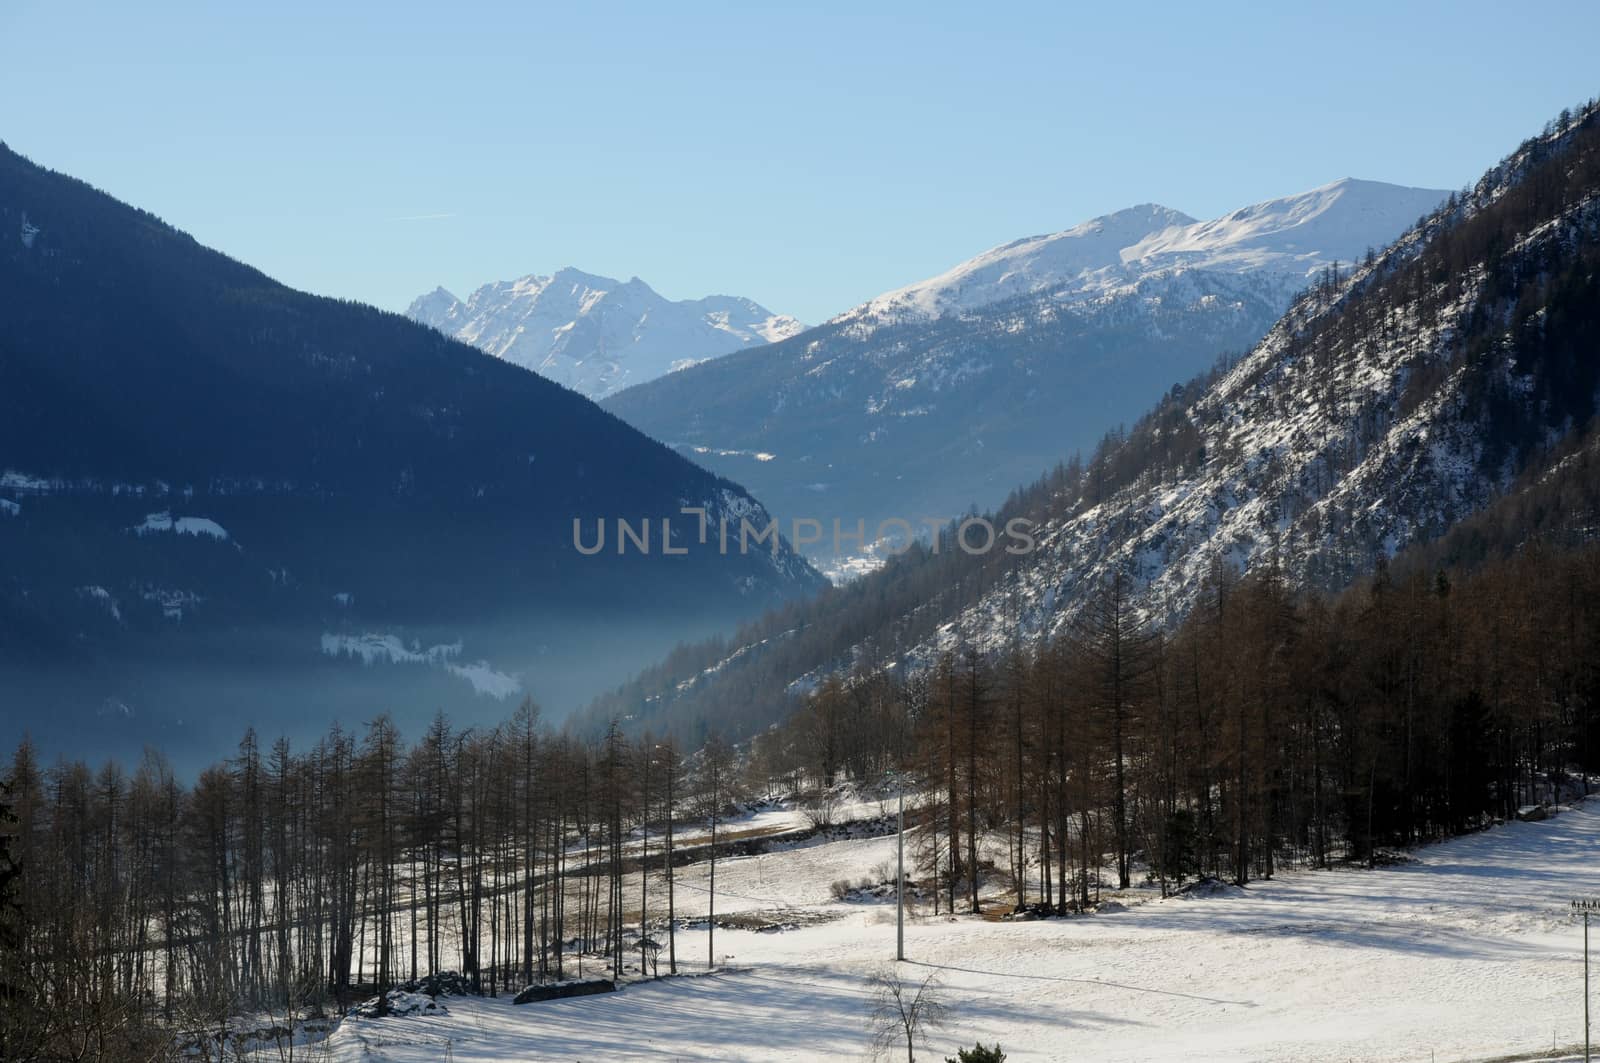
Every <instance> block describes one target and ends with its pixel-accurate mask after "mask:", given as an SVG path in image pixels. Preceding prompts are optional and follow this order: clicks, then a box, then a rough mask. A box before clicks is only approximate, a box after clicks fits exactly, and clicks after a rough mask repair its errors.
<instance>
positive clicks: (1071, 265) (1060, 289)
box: [835, 178, 1447, 328]
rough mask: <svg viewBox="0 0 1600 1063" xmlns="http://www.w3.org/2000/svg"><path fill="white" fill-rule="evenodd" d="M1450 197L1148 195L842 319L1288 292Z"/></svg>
mask: <svg viewBox="0 0 1600 1063" xmlns="http://www.w3.org/2000/svg"><path fill="white" fill-rule="evenodd" d="M1446 195H1447V193H1445V192H1443V191H1439V190H1435V189H1425V188H1405V187H1402V186H1399V185H1391V184H1384V183H1382V182H1378V181H1358V180H1354V179H1350V178H1345V179H1343V180H1339V181H1335V182H1333V183H1332V184H1327V185H1323V186H1322V187H1320V188H1314V189H1312V190H1311V191H1309V192H1303V193H1300V194H1298V195H1293V196H1285V197H1283V198H1281V199H1272V200H1267V201H1266V202H1263V203H1256V204H1254V205H1252V206H1248V207H1243V208H1240V209H1239V210H1236V211H1233V212H1232V213H1230V214H1226V215H1224V216H1223V217H1220V218H1216V219H1213V220H1211V221H1196V220H1195V219H1194V218H1191V217H1189V216H1188V215H1186V214H1183V213H1182V212H1180V211H1176V210H1172V209H1171V208H1168V207H1163V206H1159V205H1157V204H1154V203H1146V204H1142V205H1140V206H1136V207H1129V208H1127V209H1126V210H1120V211H1117V212H1116V213H1114V214H1107V215H1105V216H1103V217H1099V218H1095V219H1093V220H1091V221H1087V222H1084V223H1083V224H1081V225H1077V226H1074V227H1073V228H1071V229H1067V230H1065V231H1063V232H1058V233H1050V234H1046V235H1043V236H1031V237H1028V238H1026V239H1022V240H1016V241H1013V242H1012V243H1009V244H1004V245H1002V246H1000V247H996V248H993V249H991V250H989V251H985V252H984V253H983V254H981V255H978V256H977V257H975V258H972V259H969V260H967V261H966V262H963V263H961V264H960V265H958V266H956V267H955V268H953V269H950V270H948V271H946V272H944V273H941V274H940V275H938V276H937V277H933V278H931V279H929V280H925V281H921V282H919V283H917V284H912V285H908V286H906V287H904V288H899V289H896V290H895V291H891V292H886V293H885V294H883V295H880V296H878V297H877V298H876V299H872V300H870V301H868V302H866V303H863V304H862V305H861V306H858V307H856V308H855V309H853V310H850V311H847V312H846V313H844V314H842V315H840V316H839V317H838V318H836V319H835V320H836V321H840V322H854V323H857V324H859V325H861V326H863V327H868V328H870V327H872V326H873V325H874V324H877V323H881V322H886V321H906V320H910V321H926V320H931V319H934V318H938V317H943V316H945V315H947V314H952V313H962V312H965V311H971V310H976V309H978V308H980V307H983V306H986V305H989V304H991V303H997V302H1001V301H1003V300H1006V299H1011V298H1014V297H1017V296H1021V295H1029V294H1041V295H1044V294H1048V295H1053V296H1055V297H1056V298H1058V299H1061V300H1062V301H1065V302H1075V301H1079V300H1082V299H1099V298H1104V297H1107V296H1112V295H1116V294H1118V293H1121V292H1127V291H1130V290H1133V289H1135V288H1137V287H1138V286H1139V285H1140V283H1141V282H1143V281H1147V280H1149V279H1150V278H1152V277H1155V276H1156V275H1172V274H1175V273H1178V272H1182V271H1188V270H1196V269H1200V270H1208V271H1212V272H1217V273H1233V274H1238V273H1258V274H1265V275H1267V279H1269V280H1270V281H1273V282H1275V286H1277V287H1282V288H1284V289H1285V290H1286V291H1289V292H1292V291H1293V290H1295V289H1297V288H1299V287H1302V286H1303V285H1304V283H1305V281H1306V278H1307V277H1309V276H1311V275H1312V274H1315V273H1316V272H1317V271H1319V270H1321V269H1322V268H1323V267H1325V266H1327V265H1328V264H1330V263H1332V262H1334V261H1336V260H1337V261H1345V262H1349V261H1351V260H1353V259H1356V258H1358V257H1360V256H1361V255H1362V254H1363V253H1364V252H1365V251H1366V249H1367V248H1368V247H1374V248H1378V247H1383V246H1385V245H1387V244H1388V243H1389V241H1390V240H1392V239H1394V238H1395V237H1396V236H1397V235H1399V233H1400V232H1402V231H1403V230H1404V229H1405V228H1406V226H1407V225H1409V224H1411V223H1412V222H1414V221H1415V220H1416V219H1417V218H1418V217H1419V216H1421V215H1423V214H1426V213H1427V212H1428V211H1430V210H1432V209H1433V208H1434V207H1436V206H1437V205H1438V204H1439V203H1440V201H1442V200H1443V199H1444V198H1445V196H1446Z"/></svg>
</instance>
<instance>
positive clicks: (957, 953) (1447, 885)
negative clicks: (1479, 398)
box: [321, 801, 1600, 1063]
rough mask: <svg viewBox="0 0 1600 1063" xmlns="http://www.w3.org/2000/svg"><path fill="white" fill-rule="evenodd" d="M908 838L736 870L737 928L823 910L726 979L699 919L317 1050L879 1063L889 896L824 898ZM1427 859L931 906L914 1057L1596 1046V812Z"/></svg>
mask: <svg viewBox="0 0 1600 1063" xmlns="http://www.w3.org/2000/svg"><path fill="white" fill-rule="evenodd" d="M894 842H895V839H894V838H893V836H890V837H887V838H882V837H880V838H868V839H861V840H847V841H836V842H823V843H816V844H801V845H799V846H796V847H793V848H789V849H787V850H782V851H777V852H772V853H768V854H765V855H760V856H750V857H742V858H728V859H724V860H720V861H719V862H718V866H717V894H718V903H717V910H718V912H719V914H720V913H723V912H729V911H735V910H739V911H746V912H755V911H762V912H764V911H771V910H777V909H787V910H790V911H793V910H796V909H800V910H805V911H806V912H807V913H808V914H810V915H811V916H812V917H813V918H814V919H816V920H818V921H817V922H816V923H815V925H807V926H804V927H802V928H801V929H795V930H789V931H784V932H763V933H758V932H753V931H745V930H729V929H720V928H719V929H718V930H717V932H716V933H717V936H716V945H717V953H718V955H719V957H720V958H721V961H720V962H721V963H723V964H725V965H726V967H725V968H724V969H723V970H721V971H719V972H717V973H715V974H711V975H705V974H704V965H705V957H706V944H707V943H706V935H705V932H704V930H698V931H696V930H690V931H682V930H680V932H679V934H678V956H679V961H680V967H682V968H683V969H684V970H685V971H686V972H687V973H688V974H689V975H690V976H688V977H680V978H677V979H666V980H662V981H657V982H644V983H637V984H633V985H629V986H627V987H626V988H625V989H623V990H622V991H621V992H618V993H616V994H611V995H605V996H593V997H586V998H580V999H574V1000H565V1001H556V1002H549V1003H543V1004H530V1005H524V1006H520V1007H517V1006H513V1005H511V1004H510V1002H509V997H506V998H502V999H500V1000H476V999H468V998H460V997H448V998H443V1000H442V1002H443V1003H444V1004H445V1005H446V1007H447V1008H448V1013H447V1014H444V1015H435V1016H416V1017H407V1018H388V1019H361V1018H352V1019H348V1020H346V1021H345V1022H344V1023H343V1025H342V1026H341V1027H340V1028H339V1029H338V1030H337V1031H335V1032H334V1034H333V1035H332V1036H331V1037H330V1038H329V1040H328V1042H327V1043H326V1045H325V1046H321V1047H323V1048H325V1050H326V1051H327V1053H328V1055H329V1056H331V1058H333V1059H335V1060H339V1061H346V1060H348V1061H354V1060H368V1059H378V1060H395V1061H423V1060H440V1059H446V1058H449V1059H453V1060H457V1061H462V1063H467V1061H491V1060H492V1061H497V1063H499V1061H505V1060H585V1061H595V1060H616V1059H662V1060H809V1059H862V1058H866V1057H867V1034H866V1029H865V1019H866V1015H867V1011H868V1008H869V1006H870V1005H869V993H868V988H867V979H868V977H869V976H870V975H871V974H872V973H873V972H874V971H877V970H880V969H882V968H883V967H884V966H885V964H886V963H887V962H888V961H889V960H890V959H891V958H892V956H893V951H894V933H895V931H894V904H893V900H892V899H890V900H889V901H887V902H876V903H872V902H869V903H840V902H837V901H834V900H833V899H832V898H831V896H830V892H829V884H830V883H831V882H833V881H834V880H835V879H838V878H843V877H847V876H848V877H851V878H855V877H858V876H861V875H870V874H872V872H873V869H874V868H875V867H877V866H878V865H879V864H882V863H885V862H892V861H893V859H894ZM1415 857H1416V860H1415V862H1413V863H1407V864H1402V865H1399V866H1395V867H1392V868H1387V869H1380V870H1376V871H1357V870H1341V871H1323V872H1295V873H1289V874H1284V875H1282V876H1280V877H1279V878H1277V879H1275V880H1274V881H1271V882H1263V883H1257V884H1253V885H1251V886H1250V887H1249V888H1248V889H1244V890H1239V889H1233V888H1226V889H1223V890H1221V891H1219V892H1215V893H1212V894H1211V895H1208V896H1203V897H1201V896H1186V897H1177V898H1172V899H1168V900H1160V899H1157V898H1154V897H1152V896H1149V895H1148V894H1146V893H1144V892H1142V891H1133V892H1132V893H1131V894H1130V895H1128V896H1127V897H1126V898H1124V900H1125V901H1126V904H1127V907H1126V910H1122V911H1113V912H1102V913H1100V914H1097V915H1091V916H1079V917H1073V918H1068V919H1053V920H1045V921H1039V922H1020V923H1003V922H986V921H983V920H981V919H977V918H974V917H970V916H960V917H957V918H955V919H949V918H947V917H945V918H938V919H935V918H933V917H932V916H931V915H930V914H928V913H925V912H923V913H919V914H918V916H917V917H916V918H915V919H914V920H913V921H911V922H910V923H909V924H908V926H907V928H906V951H907V955H908V956H909V957H910V960H909V962H908V963H906V964H903V965H901V967H900V970H901V975H902V977H903V978H906V979H908V980H910V979H915V980H918V981H920V980H921V979H922V978H924V977H926V976H927V975H929V974H936V975H937V977H938V983H939V984H940V985H941V986H942V987H943V996H944V999H945V1000H946V1001H947V1002H948V1003H949V1004H950V1005H951V1007H952V1011H953V1015H952V1021H951V1023H950V1025H949V1026H948V1027H947V1028H945V1029H943V1030H939V1031H936V1032H935V1033H934V1034H933V1036H932V1038H931V1045H932V1049H933V1051H930V1052H928V1053H927V1054H926V1055H924V1054H922V1053H919V1058H927V1059H934V1060H937V1059H943V1058H944V1056H946V1055H953V1054H954V1050H955V1048H956V1047H957V1046H958V1045H970V1044H971V1043H972V1042H973V1041H974V1040H978V1039H982V1040H984V1041H994V1040H999V1041H1000V1042H1001V1044H1002V1045H1003V1046H1004V1048H1005V1050H1006V1052H1007V1053H1008V1056H1009V1058H1010V1059H1011V1060H1013V1061H1017V1063H1020V1061H1024V1060H1057V1059H1058V1060H1069V1059H1070V1060H1101V1061H1117V1060H1140V1061H1144V1060H1161V1059H1182V1060H1230V1061H1231V1060H1273V1061H1281V1060H1426V1061H1433V1060H1438V1061H1441V1063H1442V1061H1445V1060H1487V1059H1496V1058H1503V1057H1506V1056H1510V1055H1513V1054H1520V1053H1541V1054H1542V1053H1548V1052H1549V1051H1550V1050H1551V1048H1552V1046H1553V1045H1559V1046H1560V1047H1561V1048H1562V1049H1564V1050H1569V1051H1570V1050H1571V1049H1572V1047H1573V1046H1574V1045H1581V1042H1582V1036H1583V962H1582V951H1581V945H1582V929H1581V926H1579V925H1577V924H1575V923H1573V922H1572V921H1571V920H1570V918H1569V914H1568V901H1569V899H1571V898H1573V897H1577V896H1583V895H1584V894H1585V892H1586V891H1588V890H1591V889H1595V888H1596V886H1597V882H1600V879H1597V874H1596V872H1597V871H1600V801H1595V802H1591V803H1590V804H1589V805H1588V806H1579V807H1575V808H1572V809H1568V810H1564V811H1563V812H1562V813H1561V814H1560V815H1558V816H1556V817H1555V818H1554V819H1552V820H1550V821H1547V822H1544V823H1538V824H1529V823H1512V824H1508V825H1505V826H1502V827H1498V828H1496V829H1494V830H1492V831H1488V832H1485V833H1482V834H1477V835H1472V836H1469V837H1465V838H1460V839H1456V840H1454V841H1450V842H1447V843H1444V844H1441V845H1437V846H1433V847H1430V848H1426V849H1422V850H1419V851H1418V852H1417V853H1416V854H1415ZM705 871H706V869H705V868H704V867H701V866H695V867H689V868H684V869H682V870H681V871H680V873H679V880H678V902H679V905H678V907H679V914H680V916H681V915H693V914H695V913H696V912H703V910H704V883H705ZM651 888H652V890H655V889H657V886H656V885H654V884H652V887H651ZM660 896H661V895H660V894H656V899H659V898H660ZM654 906H655V903H654V900H653V901H652V908H654ZM1597 945H1600V938H1597ZM662 967H663V969H665V959H664V958H663V963H662Z"/></svg>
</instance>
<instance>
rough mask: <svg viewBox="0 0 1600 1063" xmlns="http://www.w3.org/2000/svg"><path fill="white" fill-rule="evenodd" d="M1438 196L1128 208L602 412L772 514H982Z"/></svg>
mask: <svg viewBox="0 0 1600 1063" xmlns="http://www.w3.org/2000/svg"><path fill="white" fill-rule="evenodd" d="M1444 196H1445V193H1443V192H1439V191H1432V190H1427V189H1414V188H1402V187H1398V186H1395V185H1386V184H1379V183H1376V182H1367V181H1348V180H1346V181H1338V182H1335V183H1334V184H1331V185H1328V186H1325V187H1323V188H1319V189H1315V190H1313V191H1311V192H1307V193H1304V194H1303V195H1298V196H1290V197H1287V198H1284V199H1278V200H1272V201H1270V202H1267V203H1261V204H1257V205H1255V206H1251V207H1246V208H1243V209H1241V210H1238V211H1235V212H1233V213H1232V214H1229V215H1227V216H1225V217H1223V218H1218V219H1216V220H1213V221H1208V222H1197V221H1194V220H1193V219H1192V218H1189V217H1187V216H1185V215H1183V214H1180V213H1178V212H1177V211H1173V210H1169V209H1167V208H1165V207H1157V206H1142V207H1134V208H1131V209H1129V210H1125V211H1120V212H1118V213H1116V214H1112V215H1108V216H1107V217H1104V218H1097V219H1095V220H1094V221H1090V222H1086V223H1084V224H1083V225H1079V226H1077V227H1076V228H1073V229H1069V230H1067V231H1065V232H1061V233H1056V234H1053V235H1050V236H1040V237H1032V238H1030V239H1026V240H1019V241H1016V242H1015V243H1011V244H1007V245H1005V246H1003V247H999V248H996V249H994V250H992V251H988V252H985V253H984V254H982V255H979V256H978V257H976V258H974V259H972V260H970V261H968V262H965V263H962V264H961V265H959V266H957V267H955V268H954V269H952V270H949V271H948V272H946V273H944V274H941V275H940V276H938V277H935V278H933V279H931V280H928V281H924V282H922V283H920V284H915V285H911V286H909V287H907V288H903V289H900V290H898V291H895V292H889V293H887V294H885V295H882V296H879V297H878V298H876V299H873V300H871V301H870V302H868V303H865V304H863V305H861V306H859V307H857V308H855V309H853V310H851V311H848V312H847V313H845V314H842V315H840V316H839V317H837V318H834V319H833V320H831V321H829V322H826V323H824V324H822V325H820V326H817V327H816V328H812V329H809V330H807V331H805V332H803V333H801V334H799V335H797V336H794V337H792V338H790V339H788V340H786V341H784V342H782V343H779V344H776V345H774V346H771V347H763V348H757V349H753V350H749V351H741V352H739V353H736V354H732V355H727V356H725V357H722V358H718V359H714V360H712V361H710V362H707V363H704V364H701V365H697V366H694V367H693V368H690V369H687V370H685V371H683V372H680V373H674V374H672V375H671V376H668V377H663V378H661V379H658V380H655V381H652V382H651V383H648V384H645V385H643V386H640V387H636V388H630V389H628V390H627V391H624V392H621V393H619V394H617V395H615V396H612V397H610V398H609V399H607V400H606V403H605V405H606V407H607V408H608V409H610V410H612V411H613V412H614V413H616V414H617V415H618V416H620V417H622V418H623V419H624V420H626V421H628V422H629V423H631V424H633V425H635V426H637V427H639V428H640V429H642V430H643V431H645V432H646V433H648V434H650V435H652V436H654V437H655V438H657V439H662V440H665V441H667V442H669V443H671V444H673V445H675V446H677V447H678V448H679V449H680V450H681V451H683V452H684V453H686V454H689V455H690V456H691V457H693V458H694V459H695V460H696V461H700V462H702V463H703V464H705V465H707V466H708V467H709V468H711V469H713V470H715V471H717V472H720V473H722V474H723V475H726V476H729V477H730V478H733V479H736V480H738V481H739V482H740V483H744V484H746V485H747V486H749V487H750V488H751V490H752V491H754V492H755V493H756V495H757V496H758V497H760V498H761V499H762V500H763V501H765V502H766V503H767V504H768V505H769V506H771V507H772V508H773V510H774V511H775V512H777V513H778V514H780V515H782V516H786V517H807V518H812V519H817V520H820V521H821V522H822V523H823V525H824V526H825V527H831V522H832V519H833V518H836V517H837V518H839V519H840V520H841V521H842V522H843V524H844V526H845V527H848V528H853V527H855V525H856V522H857V521H858V520H864V521H865V522H866V524H867V527H868V528H869V529H873V528H875V527H876V526H877V525H878V524H879V522H880V521H883V520H885V519H891V518H901V519H908V520H912V521H917V520H918V519H920V518H921V517H922V516H927V515H937V516H942V517H950V516H954V515H956V514H958V513H961V512H963V511H964V510H966V509H967V507H968V506H970V505H973V504H976V505H978V506H979V507H981V508H987V507H990V506H994V505H997V504H999V503H1000V502H1001V501H1002V500H1003V499H1004V498H1005V496H1006V493H1007V492H1008V491H1010V490H1011V489H1012V488H1013V487H1014V486H1015V485H1016V484H1019V483H1024V482H1027V481H1029V480H1032V479H1034V478H1036V477H1037V476H1039V475H1040V474H1041V473H1042V472H1043V471H1044V470H1046V469H1048V468H1049V467H1050V466H1052V465H1053V464H1055V463H1056V462H1058V461H1060V460H1062V459H1064V458H1066V457H1067V456H1069V455H1071V454H1072V453H1074V452H1082V453H1089V452H1090V451H1092V450H1093V448H1094V447H1095V446H1096V445H1097V444H1098V443H1099V441H1100V440H1101V438H1102V437H1103V436H1104V435H1105V434H1106V433H1107V432H1108V431H1109V430H1111V429H1114V428H1116V427H1117V426H1118V425H1119V424H1124V423H1127V422H1131V421H1132V420H1133V419H1134V418H1136V417H1138V416H1139V414H1141V413H1142V412H1143V411H1144V410H1146V409H1148V408H1149V406H1150V405H1151V403H1153V402H1155V401H1156V400H1157V399H1158V398H1159V397H1160V396H1161V395H1162V394H1163V393H1165V392H1166V391H1167V390H1169V389H1170V388H1171V387H1172V386H1173V385H1174V384H1177V383H1179V382H1182V381H1185V380H1188V379H1189V378H1191V377H1193V376H1194V375H1195V374H1196V373H1199V372H1202V371H1204V370H1205V369H1207V368H1209V367H1210V366H1211V365H1212V363H1213V362H1214V361H1215V360H1216V359H1217V357H1218V356H1219V355H1221V354H1223V353H1225V352H1233V353H1240V352H1243V351H1245V350H1248V349H1249V348H1250V347H1252V346H1253V345H1254V344H1255V343H1256V342H1257V341H1258V340H1259V339H1260V338H1261V337H1262V335H1263V334H1264V333H1265V332H1266V331H1267V329H1268V328H1269V327H1271V325H1272V323H1273V322H1274V321H1276V320H1277V319H1278V318H1279V316H1280V315H1282V313H1283V312H1284V310H1285V309H1287V308H1288V306H1289V303H1290V301H1291V299H1292V298H1293V296H1294V294H1295V293H1296V292H1298V291H1300V290H1301V289H1303V288H1304V287H1306V285H1307V284H1308V282H1309V280H1310V279H1311V278H1314V277H1315V276H1316V275H1317V274H1318V273H1319V272H1321V271H1322V270H1324V269H1326V268H1328V267H1330V266H1331V265H1332V264H1333V263H1335V262H1336V261H1338V262H1345V263H1349V262H1351V261H1354V260H1358V259H1360V258H1362V257H1363V256H1364V255H1365V253H1366V252H1367V250H1368V249H1369V248H1376V247H1383V246H1385V245H1386V244H1388V243H1389V241H1391V240H1393V239H1394V237H1396V236H1398V235H1399V234H1400V233H1401V232H1402V231H1403V230H1404V229H1405V228H1406V226H1407V225H1409V224H1411V223H1413V222H1414V221H1415V220H1416V219H1417V218H1418V217H1419V216H1420V215H1422V214H1424V213H1426V212H1427V211H1429V210H1431V209H1432V208H1433V207H1435V206H1437V205H1438V203H1439V202H1440V201H1441V200H1442V199H1443V198H1444ZM829 548H831V542H829V543H824V544H822V545H821V547H820V548H818V547H813V549H814V550H816V551H817V553H818V556H823V555H825V554H827V553H828V552H830V549H829Z"/></svg>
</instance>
